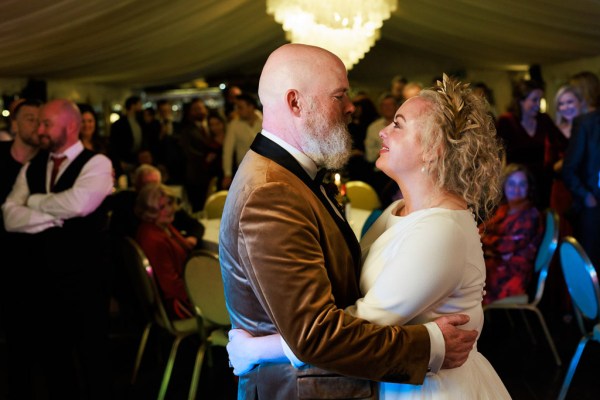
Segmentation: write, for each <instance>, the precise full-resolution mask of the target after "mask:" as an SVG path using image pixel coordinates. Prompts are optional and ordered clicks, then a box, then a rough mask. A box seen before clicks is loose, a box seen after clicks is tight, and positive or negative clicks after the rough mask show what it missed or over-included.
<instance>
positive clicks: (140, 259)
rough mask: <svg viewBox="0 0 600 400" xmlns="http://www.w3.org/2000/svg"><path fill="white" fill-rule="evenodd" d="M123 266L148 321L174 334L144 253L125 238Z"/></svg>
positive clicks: (130, 240)
mask: <svg viewBox="0 0 600 400" xmlns="http://www.w3.org/2000/svg"><path fill="white" fill-rule="evenodd" d="M121 249H122V254H123V261H124V265H125V267H126V268H127V270H128V273H129V276H130V278H131V281H132V283H133V287H134V290H135V292H136V296H137V298H138V301H139V302H140V305H141V306H142V309H143V310H144V313H145V314H146V317H147V318H148V320H149V321H154V322H156V323H157V324H158V325H159V326H161V327H163V328H165V329H167V330H168V331H170V332H174V328H173V324H172V323H171V320H170V318H169V316H168V314H167V311H166V309H165V307H164V305H163V302H162V297H161V295H160V291H159V289H158V285H157V284H156V280H155V278H154V270H153V269H152V266H151V265H150V261H148V258H147V257H146V255H145V254H144V251H143V250H142V249H141V247H140V246H139V245H138V244H137V242H136V241H135V240H134V239H132V238H130V237H126V238H124V240H123V245H122V246H121Z"/></svg>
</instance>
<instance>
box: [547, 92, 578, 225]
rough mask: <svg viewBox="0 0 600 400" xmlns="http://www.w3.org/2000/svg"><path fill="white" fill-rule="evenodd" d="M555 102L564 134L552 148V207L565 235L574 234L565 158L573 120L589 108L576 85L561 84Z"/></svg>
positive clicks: (557, 124) (556, 119)
mask: <svg viewBox="0 0 600 400" xmlns="http://www.w3.org/2000/svg"><path fill="white" fill-rule="evenodd" d="M554 104H555V107H556V118H555V121H556V126H558V128H559V129H560V132H561V133H562V135H560V136H559V137H558V140H557V146H555V147H554V148H553V149H552V150H553V151H552V153H551V155H550V159H552V160H556V161H555V162H554V164H553V170H554V179H553V181H552V189H551V192H550V207H551V208H552V209H553V210H554V211H556V212H557V213H558V215H559V217H560V227H561V229H560V237H564V236H567V235H572V234H573V228H572V222H571V221H570V219H571V215H570V209H571V204H572V202H573V198H572V196H571V192H570V191H569V189H567V187H566V186H565V184H564V181H563V179H562V167H563V160H564V157H565V152H566V151H567V146H568V144H569V139H570V138H571V134H572V127H573V120H574V119H575V118H576V117H578V116H579V115H581V114H585V113H586V112H587V108H586V104H585V101H584V99H583V96H582V95H581V93H579V91H578V90H577V89H576V88H575V87H573V86H569V85H565V86H561V87H560V88H559V89H558V91H557V92H556V95H555V97H554Z"/></svg>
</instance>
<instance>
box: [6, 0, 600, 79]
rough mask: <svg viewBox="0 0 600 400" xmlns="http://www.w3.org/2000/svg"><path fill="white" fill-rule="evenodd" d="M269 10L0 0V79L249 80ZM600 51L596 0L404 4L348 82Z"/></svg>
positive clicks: (237, 3)
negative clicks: (242, 77)
mask: <svg viewBox="0 0 600 400" xmlns="http://www.w3.org/2000/svg"><path fill="white" fill-rule="evenodd" d="M265 9H266V6H265V2H264V1H263V0H171V1H164V0H90V1H81V0H53V1H47V0H2V1H1V2H0V15H1V16H2V17H1V18H0V38H1V39H0V78H35V79H74V80H80V81H85V82H89V83H98V84H114V85H120V86H127V87H149V86H160V85H169V84H174V83H180V82H187V81H191V80H194V79H199V78H204V79H206V80H211V79H224V78H226V77H236V76H256V75H257V74H258V73H259V72H260V68H261V65H262V64H263V63H264V61H265V59H266V57H267V56H268V54H269V53H270V52H271V51H272V50H274V49H275V48H276V47H278V46H279V45H281V44H283V43H285V35H284V33H283V31H282V29H281V25H279V24H278V23H276V22H275V21H274V19H273V17H272V16H270V15H267V14H266V11H265ZM597 55H600V0H569V1H565V0H400V1H399V6H398V9H397V10H396V12H395V13H394V14H393V15H392V17H391V18H390V19H389V20H387V21H385V22H384V26H383V29H382V31H381V39H380V40H379V41H378V42H377V44H376V46H375V47H374V48H373V49H372V50H371V52H370V53H368V54H367V56H366V57H365V58H364V59H363V60H362V61H361V62H360V63H359V64H358V65H356V66H355V67H354V69H352V71H351V72H350V77H351V79H352V77H353V76H354V77H358V78H361V79H364V78H365V77H369V76H386V77H391V76H393V75H396V74H403V75H405V76H410V75H411V74H415V73H417V72H423V71H429V70H431V71H437V73H439V71H441V70H445V71H453V70H463V69H468V68H489V69H511V68H515V66H526V65H530V64H542V65H543V64H549V63H557V62H562V61H568V60H573V59H579V58H584V57H591V56H597ZM432 74H433V72H432ZM432 76H433V75H432Z"/></svg>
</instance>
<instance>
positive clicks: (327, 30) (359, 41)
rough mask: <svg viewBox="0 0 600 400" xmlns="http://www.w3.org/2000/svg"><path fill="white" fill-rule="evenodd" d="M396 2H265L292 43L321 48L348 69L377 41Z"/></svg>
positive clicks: (388, 0)
mask: <svg viewBox="0 0 600 400" xmlns="http://www.w3.org/2000/svg"><path fill="white" fill-rule="evenodd" d="M396 6H397V0H267V13H268V14H271V15H273V16H274V17H275V21H277V22H279V23H280V24H282V25H283V30H284V31H285V32H286V38H287V40H289V41H290V42H292V43H304V44H310V45H314V46H319V47H323V48H325V49H327V50H329V51H331V52H332V53H334V54H336V55H337V56H338V57H340V58H341V59H342V61H343V62H344V64H345V65H346V68H347V69H348V70H350V69H351V68H352V67H353V66H354V64H356V63H357V62H358V61H359V60H360V59H362V58H363V57H364V55H365V54H366V53H367V52H368V51H369V50H370V49H371V47H373V45H374V44H375V42H376V41H377V40H378V39H379V29H380V28H381V26H382V25H383V21H384V20H386V19H388V18H389V17H390V14H391V13H392V12H393V11H394V10H395V9H396Z"/></svg>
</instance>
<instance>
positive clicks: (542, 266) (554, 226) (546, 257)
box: [483, 209, 562, 366]
mask: <svg viewBox="0 0 600 400" xmlns="http://www.w3.org/2000/svg"><path fill="white" fill-rule="evenodd" d="M545 217H546V226H545V229H544V237H543V239H542V243H541V244H540V247H539V248H538V252H537V255H536V258H535V264H534V267H535V269H534V271H535V274H536V275H537V282H536V283H535V294H534V295H533V296H532V297H533V299H530V296H529V295H527V294H522V295H517V296H511V297H505V298H503V299H500V300H497V301H495V302H493V303H490V304H487V305H486V306H484V307H483V311H484V312H489V311H490V310H495V309H504V310H520V311H521V312H522V313H524V311H531V312H533V313H534V314H535V315H537V317H538V320H539V321H540V325H541V327H542V330H543V331H544V335H545V336H546V340H547V342H548V345H549V346H550V350H551V351H552V355H553V356H554V361H555V363H556V365H557V366H560V365H562V361H561V359H560V356H559V355H558V352H557V351H556V346H555V345H554V341H553V340H552V336H551V335H550V331H549V330H548V326H547V325H546V321H545V319H544V316H543V315H542V313H541V312H540V310H539V308H538V304H539V303H540V301H541V300H542V296H543V294H544V287H545V285H546V277H547V276H548V268H549V267H550V262H551V261H552V257H553V256H554V253H555V251H556V247H557V244H558V228H559V226H558V224H559V218H558V214H557V213H556V211H554V210H552V209H547V210H546V212H545ZM523 320H524V322H525V327H526V329H527V331H528V332H529V335H530V336H531V338H532V339H533V341H534V343H535V336H534V335H533V332H532V331H531V327H530V326H529V323H528V322H527V318H526V316H525V315H524V314H523Z"/></svg>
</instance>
